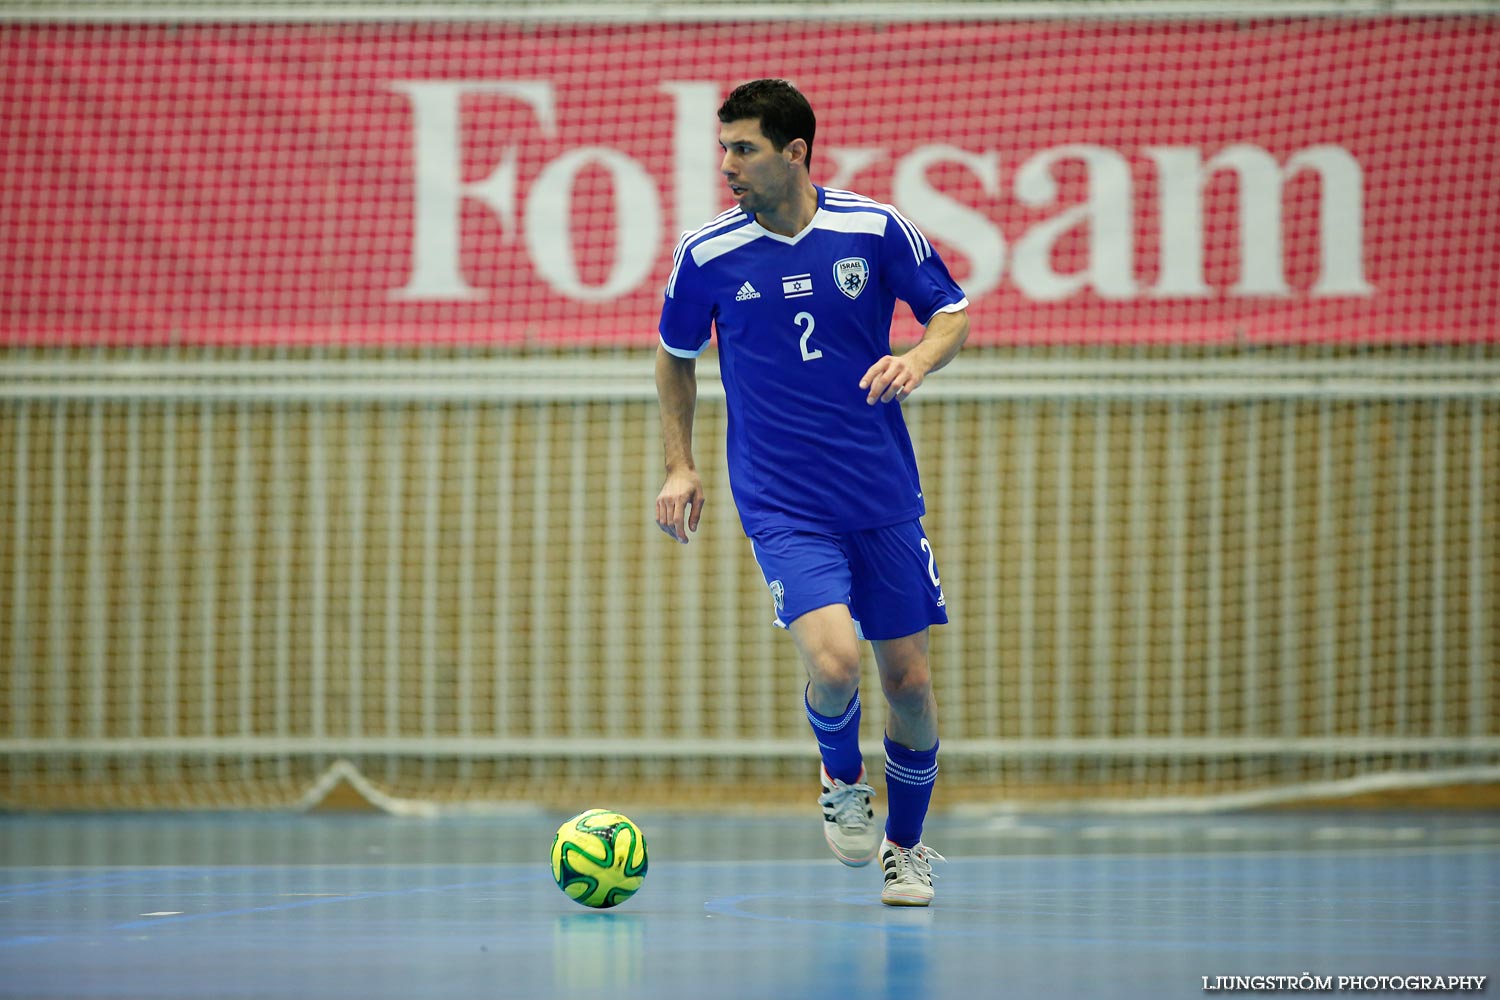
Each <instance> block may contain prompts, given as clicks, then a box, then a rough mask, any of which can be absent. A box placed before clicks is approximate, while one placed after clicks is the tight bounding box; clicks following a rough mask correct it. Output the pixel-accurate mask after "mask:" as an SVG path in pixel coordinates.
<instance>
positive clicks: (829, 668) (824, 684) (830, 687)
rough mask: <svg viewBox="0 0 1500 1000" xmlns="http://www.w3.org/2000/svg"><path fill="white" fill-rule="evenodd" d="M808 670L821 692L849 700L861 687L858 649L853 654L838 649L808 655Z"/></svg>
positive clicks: (815, 685) (814, 684)
mask: <svg viewBox="0 0 1500 1000" xmlns="http://www.w3.org/2000/svg"><path fill="white" fill-rule="evenodd" d="M807 672H808V675H809V677H810V679H811V680H812V683H813V686H814V687H816V688H818V690H819V691H820V692H822V693H823V694H825V695H827V696H830V697H838V698H842V699H843V700H845V701H847V700H848V699H849V698H852V697H854V692H855V690H856V689H857V688H858V687H859V673H860V662H859V653H858V650H855V652H854V654H853V655H852V656H851V655H850V654H849V653H848V652H845V651H841V650H837V649H826V650H819V651H818V652H817V653H814V654H813V655H812V656H809V657H808V663H807Z"/></svg>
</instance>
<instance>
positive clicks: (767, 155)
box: [719, 118, 797, 215]
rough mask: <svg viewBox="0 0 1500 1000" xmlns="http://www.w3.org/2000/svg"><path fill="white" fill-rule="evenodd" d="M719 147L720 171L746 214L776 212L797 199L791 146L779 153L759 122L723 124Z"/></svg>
mask: <svg viewBox="0 0 1500 1000" xmlns="http://www.w3.org/2000/svg"><path fill="white" fill-rule="evenodd" d="M719 146H720V147H721V148H723V150H724V159H723V161H722V162H721V163H720V164H719V171H720V173H722V174H723V175H724V179H725V180H726V181H727V182H728V183H729V193H730V194H732V195H734V200H735V201H736V202H738V203H739V206H740V209H741V210H743V211H744V212H746V213H748V214H751V215H754V214H757V213H761V212H774V211H776V210H777V209H778V208H780V207H781V206H782V205H785V204H786V203H787V202H788V201H789V200H791V199H792V198H793V197H794V196H795V193H796V191H797V187H796V183H795V181H796V173H795V171H794V170H793V169H792V161H791V155H790V154H791V149H792V145H791V143H788V144H787V147H786V148H785V149H782V150H780V151H779V152H778V151H777V149H776V147H775V146H773V145H772V144H771V140H770V139H767V138H766V137H765V135H764V134H762V132H761V130H760V121H759V119H755V118H742V119H740V120H739V121H732V122H725V123H723V124H721V125H720V126H719Z"/></svg>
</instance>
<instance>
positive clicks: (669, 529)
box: [656, 469, 703, 545]
mask: <svg viewBox="0 0 1500 1000" xmlns="http://www.w3.org/2000/svg"><path fill="white" fill-rule="evenodd" d="M702 516H703V480H702V479H700V478H699V477H698V472H697V470H695V469H686V470H681V471H677V472H669V473H667V481H666V482H665V483H664V484H663V485H662V488H661V492H660V493H658V494H657V495H656V526H657V527H658V528H660V529H661V530H662V531H665V532H666V533H667V534H669V535H671V536H672V537H673V538H674V539H676V540H677V541H679V542H681V543H682V544H684V545H686V544H687V542H688V532H689V531H691V532H693V533H695V534H696V533H697V531H698V520H699V519H700V518H701V517H702Z"/></svg>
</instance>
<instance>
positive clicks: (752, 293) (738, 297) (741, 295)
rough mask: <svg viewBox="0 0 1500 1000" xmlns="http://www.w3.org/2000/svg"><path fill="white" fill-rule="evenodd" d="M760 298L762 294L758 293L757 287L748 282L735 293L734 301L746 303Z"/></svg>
mask: <svg viewBox="0 0 1500 1000" xmlns="http://www.w3.org/2000/svg"><path fill="white" fill-rule="evenodd" d="M758 298H760V292H757V291H756V290H755V286H754V285H752V284H750V282H748V281H747V282H745V283H744V284H743V285H741V286H740V290H739V291H738V292H736V293H735V296H734V301H736V302H744V301H746V300H748V299H758Z"/></svg>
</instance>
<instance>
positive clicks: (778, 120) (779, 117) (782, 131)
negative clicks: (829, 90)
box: [719, 80, 818, 170]
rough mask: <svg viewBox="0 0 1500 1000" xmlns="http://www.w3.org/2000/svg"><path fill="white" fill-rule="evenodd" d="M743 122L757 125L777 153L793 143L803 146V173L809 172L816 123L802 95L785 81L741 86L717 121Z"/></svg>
mask: <svg viewBox="0 0 1500 1000" xmlns="http://www.w3.org/2000/svg"><path fill="white" fill-rule="evenodd" d="M744 118H755V119H759V121H760V130H761V132H762V133H763V134H764V135H765V137H766V138H767V139H770V140H771V145H772V146H774V147H776V151H777V152H778V153H779V152H781V151H782V150H783V149H785V148H786V144H787V143H789V142H791V141H792V140H793V139H802V140H804V141H805V142H806V143H807V169H808V170H811V169H812V148H813V135H814V133H816V132H817V130H818V119H817V118H816V117H815V116H814V115H813V109H812V105H811V104H809V103H807V98H805V97H803V96H802V92H801V91H799V90H798V89H797V88H796V87H793V86H792V85H791V84H790V83H787V82H786V81H785V80H751V81H750V82H749V83H742V84H740V85H739V86H738V87H735V88H734V90H733V91H732V92H731V93H730V95H729V97H728V98H726V99H725V101H724V103H723V104H721V105H720V106H719V121H721V122H724V123H725V124H728V123H729V122H737V121H740V120H741V119H744Z"/></svg>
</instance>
